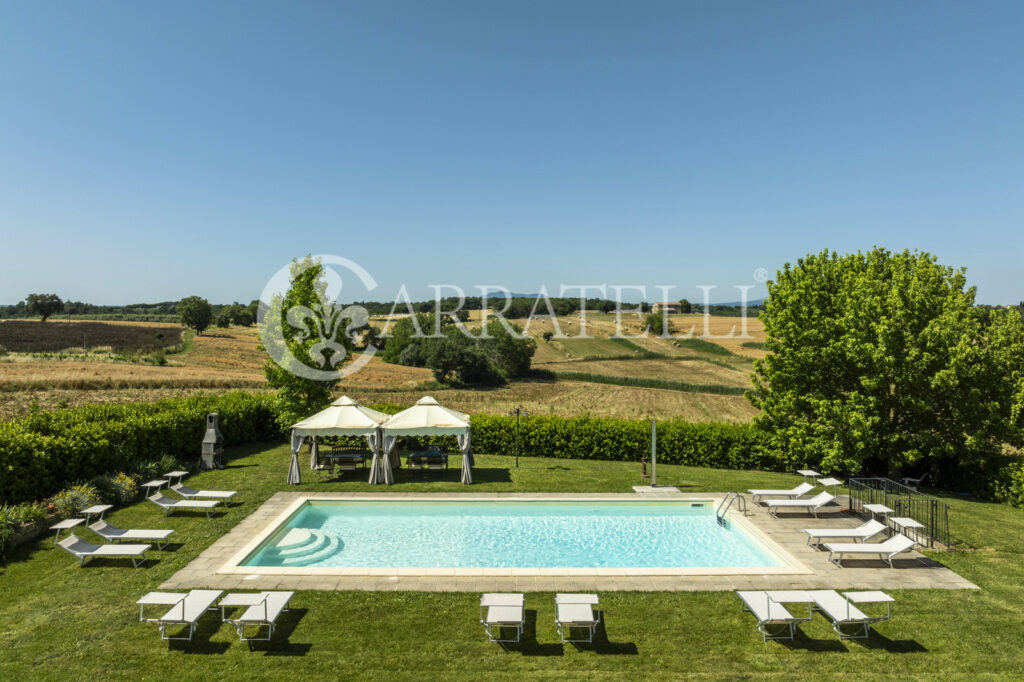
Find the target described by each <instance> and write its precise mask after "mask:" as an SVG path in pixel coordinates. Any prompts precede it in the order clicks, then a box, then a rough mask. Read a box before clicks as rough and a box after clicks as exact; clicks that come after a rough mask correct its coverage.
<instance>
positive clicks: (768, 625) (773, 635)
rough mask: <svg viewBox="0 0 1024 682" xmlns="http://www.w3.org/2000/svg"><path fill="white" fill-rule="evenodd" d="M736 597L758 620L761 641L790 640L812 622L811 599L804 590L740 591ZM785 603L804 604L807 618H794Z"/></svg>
mask: <svg viewBox="0 0 1024 682" xmlns="http://www.w3.org/2000/svg"><path fill="white" fill-rule="evenodd" d="M736 596H737V597H739V598H740V600H741V601H742V602H743V610H744V611H749V612H750V613H752V614H753V615H754V618H756V619H757V631H758V632H760V633H761V640H762V641H764V642H767V641H768V640H770V639H771V640H776V639H789V640H792V639H793V638H794V636H795V635H796V629H797V627H798V626H799V625H800V624H801V623H806V622H807V621H809V620H811V607H810V602H811V598H810V596H809V595H808V593H807V592H805V591H803V590H786V591H773V592H765V591H762V590H753V591H739V592H737V593H736ZM783 602H803V603H806V604H807V605H808V606H807V615H806V616H794V615H793V614H791V613H790V612H789V610H788V609H786V607H785V606H783Z"/></svg>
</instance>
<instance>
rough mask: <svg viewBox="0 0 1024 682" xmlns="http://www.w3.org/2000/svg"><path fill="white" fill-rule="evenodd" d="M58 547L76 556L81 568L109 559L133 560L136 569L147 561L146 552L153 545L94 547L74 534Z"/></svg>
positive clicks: (62, 541) (59, 543)
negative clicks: (102, 558) (93, 560)
mask: <svg viewBox="0 0 1024 682" xmlns="http://www.w3.org/2000/svg"><path fill="white" fill-rule="evenodd" d="M57 545H58V546H59V547H61V548H63V549H64V550H66V551H68V552H70V553H71V554H72V555H74V556H76V557H77V558H78V559H79V560H80V562H81V563H79V564H78V565H79V566H85V562H86V561H88V560H89V559H95V558H96V557H105V558H108V559H109V558H128V559H131V560H132V566H134V567H135V568H138V567H139V563H141V562H142V561H145V560H146V550H148V549H150V548H151V545H94V544H92V543H91V542H86V541H85V540H83V539H81V538H80V537H78V536H76V535H75V534H74V532H72V533H71V535H69V536H67V537H66V538H64V539H63V540H61V541H60V542H58V543H57Z"/></svg>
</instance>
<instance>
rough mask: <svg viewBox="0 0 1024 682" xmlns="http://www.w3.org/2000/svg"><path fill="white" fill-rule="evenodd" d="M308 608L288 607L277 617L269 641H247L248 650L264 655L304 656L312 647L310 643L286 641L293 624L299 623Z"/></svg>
mask: <svg viewBox="0 0 1024 682" xmlns="http://www.w3.org/2000/svg"><path fill="white" fill-rule="evenodd" d="M308 612H309V609H288V610H287V611H285V612H284V613H282V614H281V617H280V618H278V619H277V628H276V629H275V630H274V636H273V637H272V638H271V640H270V641H269V642H249V649H250V651H262V652H263V653H264V655H266V656H305V655H306V654H308V653H309V651H310V649H312V648H313V645H312V644H296V643H293V642H290V641H288V640H289V639H290V638H291V636H292V633H293V632H294V631H295V626H297V625H298V624H299V621H300V620H302V619H303V618H304V617H305V615H306V613H308Z"/></svg>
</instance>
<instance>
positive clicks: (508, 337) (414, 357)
mask: <svg viewBox="0 0 1024 682" xmlns="http://www.w3.org/2000/svg"><path fill="white" fill-rule="evenodd" d="M434 324H435V320H434V315H433V314H431V313H416V318H415V320H414V319H413V318H412V317H406V318H402V319H400V320H398V321H397V322H395V324H394V325H393V326H392V328H391V330H390V334H389V336H388V338H387V343H386V344H385V346H384V351H383V352H382V354H381V359H383V360H384V361H385V362H391V363H395V364H400V365H409V366H413V367H429V368H430V369H432V370H434V378H435V379H437V380H438V381H440V382H442V383H448V384H490V385H493V384H501V383H505V382H506V381H508V380H510V379H514V378H517V377H522V376H525V375H526V374H528V373H529V371H530V362H531V360H532V359H533V354H534V352H535V351H536V349H537V344H536V342H535V341H534V340H533V339H531V338H520V336H519V334H518V332H519V328H518V327H517V326H515V325H514V324H511V323H509V327H511V329H512V330H514V331H515V332H516V333H515V334H513V333H511V332H510V331H509V330H508V329H507V328H506V327H505V325H504V324H502V322H501V320H498V319H492V320H490V321H489V322H488V323H487V328H486V334H483V333H480V334H479V335H476V336H468V335H466V334H465V333H463V331H462V330H461V329H459V327H458V326H456V325H455V323H454V322H453V321H452V320H451V319H450V318H442V320H441V335H440V336H437V335H435V333H434V332H435V326H434ZM417 326H418V328H419V329H418V330H417Z"/></svg>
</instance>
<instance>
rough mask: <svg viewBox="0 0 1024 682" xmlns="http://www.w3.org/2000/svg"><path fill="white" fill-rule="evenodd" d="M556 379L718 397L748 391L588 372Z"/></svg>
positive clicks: (558, 374)
mask: <svg viewBox="0 0 1024 682" xmlns="http://www.w3.org/2000/svg"><path fill="white" fill-rule="evenodd" d="M554 374H555V377H556V378H557V379H561V380H563V381H584V382H589V383H595V384H613V385H616V386H633V387H638V388H663V389H667V390H670V391H685V392H687V393H715V394H718V395H743V394H744V393H746V392H747V390H748V389H746V388H741V387H739V386H722V385H719V384H690V383H686V382H684V381H668V380H666V379H645V378H641V377H613V376H607V375H605V374H589V373H587V372H555V373H554Z"/></svg>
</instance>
